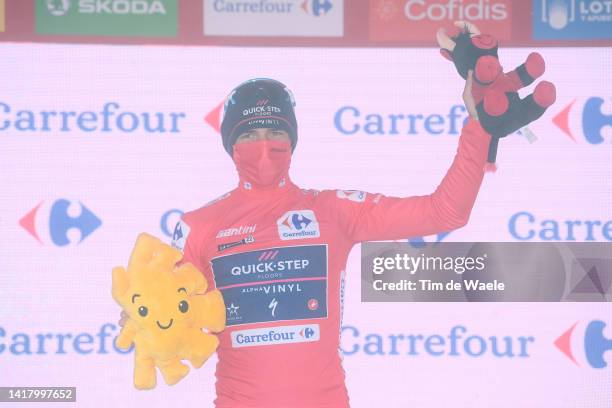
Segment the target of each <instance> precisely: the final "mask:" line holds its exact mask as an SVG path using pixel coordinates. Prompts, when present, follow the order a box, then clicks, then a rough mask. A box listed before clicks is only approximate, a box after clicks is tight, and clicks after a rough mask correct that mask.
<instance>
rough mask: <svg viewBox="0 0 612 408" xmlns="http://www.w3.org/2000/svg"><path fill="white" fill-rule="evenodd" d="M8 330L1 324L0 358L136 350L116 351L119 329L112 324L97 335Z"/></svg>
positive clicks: (131, 349)
mask: <svg viewBox="0 0 612 408" xmlns="http://www.w3.org/2000/svg"><path fill="white" fill-rule="evenodd" d="M0 324H1V322H0ZM5 327H6V326H5ZM5 327H2V326H1V325H0V356H1V355H2V354H3V353H6V354H12V355H13V356H31V355H37V356H40V355H49V354H53V355H69V354H80V355H84V354H109V353H111V352H115V353H117V354H129V353H131V352H132V351H133V350H134V346H133V345H132V347H130V348H129V349H128V350H125V351H124V350H121V349H120V348H117V346H116V345H115V339H116V336H117V335H118V334H119V329H120V328H118V327H117V326H115V325H114V324H111V323H105V324H103V325H102V326H100V328H99V329H98V332H97V333H88V332H80V333H71V332H69V331H68V330H61V331H59V332H50V331H43V332H39V333H27V332H22V331H17V330H15V331H14V332H13V331H11V330H10V329H9V330H7V329H6V328H5ZM0 358H1V357H0Z"/></svg>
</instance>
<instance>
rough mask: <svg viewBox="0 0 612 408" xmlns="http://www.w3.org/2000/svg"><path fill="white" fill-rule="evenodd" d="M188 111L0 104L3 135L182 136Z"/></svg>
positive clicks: (108, 104) (109, 105)
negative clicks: (93, 134) (20, 133)
mask: <svg viewBox="0 0 612 408" xmlns="http://www.w3.org/2000/svg"><path fill="white" fill-rule="evenodd" d="M186 117H187V114H186V113H184V112H146V111H145V112H134V111H131V110H128V109H125V108H122V107H121V105H120V104H119V103H117V102H106V103H104V104H103V105H102V107H101V109H99V110H58V109H57V108H51V107H50V108H49V109H40V110H31V109H28V108H24V107H16V106H13V105H11V104H10V103H7V102H5V101H0V133H1V132H5V133H9V132H10V133H16V132H36V133H38V132H44V133H49V132H53V133H65V132H85V133H91V132H100V133H103V134H108V133H111V134H112V133H135V132H140V133H155V134H157V133H162V134H163V133H181V126H182V122H183V120H184V119H185V118H186Z"/></svg>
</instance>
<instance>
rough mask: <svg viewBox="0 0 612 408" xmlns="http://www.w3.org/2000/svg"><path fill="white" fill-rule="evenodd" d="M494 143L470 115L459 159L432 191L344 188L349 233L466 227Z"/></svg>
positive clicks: (339, 197) (382, 235)
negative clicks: (396, 193)
mask: <svg viewBox="0 0 612 408" xmlns="http://www.w3.org/2000/svg"><path fill="white" fill-rule="evenodd" d="M489 141H490V136H489V134H487V133H486V132H485V131H484V130H483V129H482V127H481V126H480V124H479V122H478V121H477V120H476V119H474V118H470V119H469V121H468V122H467V123H466V125H465V126H464V127H463V129H462V131H461V137H460V138H459V147H458V149H457V153H456V155H455V159H454V160H453V163H452V165H451V167H450V169H449V170H448V172H447V173H446V175H445V176H444V178H443V180H442V182H441V183H440V185H438V187H437V188H436V189H435V191H434V192H433V193H432V194H429V195H423V196H412V197H405V198H398V197H386V196H383V195H381V194H370V193H367V194H366V193H363V195H361V196H359V192H356V193H348V194H347V193H345V192H342V191H339V192H338V193H336V197H334V198H333V199H334V200H335V203H334V204H335V205H334V207H335V208H336V211H338V214H337V215H338V217H339V218H340V219H341V222H343V223H344V229H345V231H346V233H347V235H349V237H350V238H351V239H352V240H353V241H355V242H360V241H374V240H390V239H403V238H408V237H413V236H419V235H430V234H435V233H439V232H445V231H450V230H453V229H456V228H459V227H462V226H464V225H465V224H466V223H467V221H468V219H469V217H470V213H471V211H472V207H473V206H474V202H475V200H476V196H477V195H478V190H479V189H480V185H481V183H482V179H483V176H484V166H485V162H486V158H487V149H488V146H489ZM330 194H333V193H331V192H330Z"/></svg>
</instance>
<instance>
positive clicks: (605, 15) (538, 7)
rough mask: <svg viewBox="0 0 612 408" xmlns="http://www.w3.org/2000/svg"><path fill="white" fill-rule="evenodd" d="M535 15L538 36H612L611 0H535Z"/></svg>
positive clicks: (548, 38) (596, 37)
mask: <svg viewBox="0 0 612 408" xmlns="http://www.w3.org/2000/svg"><path fill="white" fill-rule="evenodd" d="M532 15H533V36H534V38H535V39H538V40H561V39H563V40H594V39H606V38H612V29H610V25H611V24H612V2H610V1H609V0H534V2H533V13H532Z"/></svg>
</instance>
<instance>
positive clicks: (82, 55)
mask: <svg viewBox="0 0 612 408" xmlns="http://www.w3.org/2000/svg"><path fill="white" fill-rule="evenodd" d="M0 51H1V54H2V56H3V57H2V59H1V60H0V72H1V73H2V78H3V80H2V94H1V95H0V146H1V149H0V163H2V167H1V171H0V185H1V186H2V200H0V210H1V211H0V228H1V232H2V233H1V234H0V254H1V259H2V260H3V268H2V273H1V274H0V386H9V385H12V386H27V385H30V386H47V385H49V386H51V385H55V386H76V387H77V388H78V394H77V395H78V401H79V402H80V404H82V405H83V406H93V405H101V404H104V405H105V406H106V405H111V404H117V405H121V406H128V405H131V406H148V407H153V406H159V407H162V406H167V405H168V404H173V405H175V406H178V405H179V404H182V405H184V406H194V407H195V406H211V405H212V404H211V401H212V399H213V398H214V361H211V362H210V363H209V364H208V365H206V366H205V367H204V368H202V369H200V370H193V371H192V372H191V374H190V375H189V376H188V377H187V378H186V379H185V380H183V381H182V382H181V383H179V384H178V385H176V386H174V387H167V386H165V385H164V384H161V385H159V386H158V387H157V389H155V390H154V391H149V392H137V391H135V390H134V389H133V386H132V355H131V354H130V355H128V356H126V355H123V354H120V353H118V352H117V351H116V350H115V349H114V348H113V346H112V338H113V337H114V336H115V335H116V334H117V327H116V326H115V325H116V321H117V319H118V314H119V307H118V306H117V305H116V304H115V303H114V301H113V300H112V298H111V296H110V284H111V268H112V267H113V266H115V265H121V264H125V263H126V262H127V259H128V256H129V254H130V251H131V248H132V246H133V243H134V240H135V237H136V235H137V234H138V233H139V232H143V231H146V232H149V233H152V234H154V235H157V236H160V237H163V238H164V239H165V240H166V241H169V237H168V236H167V235H166V234H168V233H169V231H168V230H171V229H172V228H173V226H174V223H175V222H176V220H177V219H178V216H179V214H180V211H187V210H191V209H194V208H197V207H199V206H201V205H202V204H204V203H205V202H207V201H209V200H211V199H213V198H215V197H217V196H219V195H221V194H223V193H224V192H226V191H228V190H230V189H232V188H233V187H234V185H235V183H236V180H237V179H236V176H235V172H234V169H233V166H232V162H231V160H230V159H229V157H228V156H227V154H226V153H225V152H224V150H223V148H222V146H221V143H220V136H219V134H218V132H217V131H216V130H215V122H216V121H218V114H216V113H215V111H214V109H215V108H217V107H218V105H219V104H220V103H221V102H222V100H223V98H224V97H225V96H226V94H227V93H228V91H229V90H230V89H231V88H233V87H234V86H235V85H236V84H238V83H240V82H242V81H243V80H245V79H247V78H250V77H258V76H267V77H274V78H276V79H279V80H281V81H283V82H285V83H286V84H287V85H288V86H289V87H290V88H291V89H292V90H293V92H294V94H295V97H296V100H297V107H296V109H297V116H298V122H299V135H300V140H299V143H298V147H297V150H296V152H295V155H294V160H293V165H292V173H291V174H292V177H293V179H294V181H295V182H296V183H298V184H299V185H301V186H302V187H308V188H319V189H323V188H346V189H349V188H350V189H361V190H366V191H371V192H382V193H385V194H388V195H398V196H405V195H414V194H425V193H429V192H431V191H433V189H434V188H435V186H436V185H437V183H438V182H439V181H440V180H441V178H442V176H443V175H444V173H445V171H446V169H447V167H448V166H449V165H450V162H451V159H452V156H453V154H454V151H455V149H456V146H457V139H458V137H457V136H458V134H457V133H455V134H449V132H451V131H452V127H453V119H452V118H451V117H450V116H449V115H450V114H451V112H455V113H456V114H458V115H459V118H457V119H456V120H455V123H456V126H457V130H458V128H459V127H460V124H461V122H462V120H463V119H464V117H465V113H464V112H463V110H462V108H461V103H462V102H461V97H460V95H461V92H462V89H463V84H462V82H461V81H460V80H459V78H458V76H457V74H456V72H455V70H454V68H453V67H452V65H450V63H448V62H447V61H445V60H444V59H442V58H440V57H439V54H438V51H437V50H436V49H433V48H431V49H410V50H406V49H317V48H308V49H302V48H284V49H275V48H215V47H201V48H196V47H185V48H182V47H163V46H146V47H145V46H143V47H133V46H118V45H114V46H103V45H97V46H89V45H53V44H51V45H50V44H45V45H43V44H9V43H4V44H1V45H0ZM529 51H530V50H527V49H506V50H504V51H503V57H502V58H503V62H504V64H505V65H506V66H507V67H511V66H512V65H514V64H518V63H520V61H521V58H522V57H524V56H526V54H527V53H528V52H529ZM539 51H540V52H541V53H542V54H543V55H544V56H545V58H546V60H547V64H548V72H547V73H546V74H545V77H546V79H548V80H550V81H553V82H554V83H555V84H556V85H557V89H558V100H557V103H556V104H555V105H554V106H553V107H552V108H551V109H550V110H549V112H547V113H546V114H545V115H544V117H543V118H541V120H539V121H538V122H537V123H535V124H533V125H532V126H530V129H531V130H532V131H533V132H534V133H535V134H536V136H537V138H538V141H537V142H536V143H533V144H529V143H528V142H527V141H526V140H525V138H523V137H521V136H518V135H514V136H510V137H508V138H507V139H505V140H503V141H502V142H501V143H500V151H499V155H498V165H499V171H498V172H497V173H496V174H489V175H487V176H486V178H485V181H484V184H483V187H482V190H481V192H480V195H479V197H478V200H477V202H476V206H475V208H474V211H473V214H472V217H471V220H470V222H469V224H468V225H467V226H466V227H464V228H462V229H461V230H458V231H454V232H452V233H451V234H450V235H448V236H447V237H446V238H445V240H446V241H451V240H455V241H478V240H480V241H516V240H517V239H521V238H524V237H526V236H528V234H529V231H530V230H533V231H534V232H535V234H536V235H535V236H534V238H531V240H533V241H536V240H540V239H539V238H538V235H537V234H538V231H539V229H540V228H541V226H540V223H541V222H543V221H545V220H553V221H554V222H556V223H557V224H558V225H559V237H558V240H560V241H564V240H567V239H568V238H571V237H568V235H567V230H566V227H565V222H566V221H567V220H579V221H582V222H584V221H586V220H598V221H600V222H601V225H602V226H603V225H605V224H606V222H610V220H611V219H612V204H611V203H612V183H610V176H611V175H612V172H611V171H610V170H611V164H610V163H611V159H612V144H611V142H612V124H611V122H612V119H611V117H612V116H611V115H612V101H611V100H610V98H611V95H612V82H611V81H610V73H609V67H610V61H611V60H612V51H611V50H610V49H609V48H557V49H541V50H539ZM593 98H603V100H604V103H603V105H602V107H601V109H600V110H593V108H592V106H591V104H592V102H593V101H594V100H595V99H593ZM589 101H591V102H589ZM112 102H114V103H116V104H118V107H117V106H116V105H107V106H109V108H108V109H109V111H112V112H114V113H113V114H109V116H108V118H109V122H108V129H109V130H108V131H104V130H103V129H104V127H105V124H104V116H103V114H102V112H103V110H104V106H105V104H109V103H112ZM454 106H457V107H455V108H453V107H454ZM20 111H27V112H20ZM42 111H45V112H48V111H55V112H58V113H56V114H55V115H52V114H42V113H41V112H42ZM60 112H75V114H74V115H72V114H68V113H63V114H62V113H60ZM86 112H93V113H86ZM143 113H144V114H148V115H149V118H150V119H153V122H151V123H156V122H155V118H157V116H156V114H157V113H161V114H163V117H164V121H165V126H166V132H163V133H159V132H149V131H147V129H146V128H145V126H144V122H143V118H144V116H143ZM172 114H174V115H175V117H176V118H178V121H177V126H176V132H170V126H169V125H170V121H171V119H172ZM390 114H404V115H417V114H420V115H423V116H424V117H428V116H430V115H440V117H441V119H438V118H437V117H436V118H435V119H430V121H431V122H430V126H429V129H428V128H427V126H426V125H425V122H424V121H423V120H419V121H417V122H416V126H415V128H414V132H413V134H407V132H408V130H409V126H408V122H407V121H406V122H400V123H399V125H398V128H397V130H398V134H390V121H389V119H388V115H390ZM45 115H46V117H47V118H48V120H47V123H46V124H45V123H44V117H45ZM62 115H63V116H62ZM367 115H379V116H380V117H381V118H380V121H381V122H380V123H382V134H368V133H367V132H366V130H365V125H366V124H367V123H370V125H369V126H368V127H367V130H369V131H373V130H376V129H375V128H376V123H378V122H376V121H377V120H378V117H377V116H367ZM64 117H65V118H66V119H65V123H64V119H63V118H64ZM585 117H587V118H589V121H587V129H586V130H585V128H584V125H583V118H585ZM135 118H136V120H137V121H138V123H137V126H135V129H134V130H133V131H130V129H131V127H132V126H133V125H135V124H136V122H134V120H135ZM436 120H441V123H440V124H438V125H434V124H433V123H434V122H435V121H436ZM555 122H556V123H555ZM372 123H374V124H372ZM597 123H600V126H599V128H600V129H599V128H598V126H597ZM565 124H567V127H566V126H565ZM356 126H357V128H358V129H359V130H357V131H355V132H354V133H351V134H347V132H348V133H350V132H352V130H354V129H356ZM122 127H123V129H124V130H122V129H121V128H122ZM94 128H95V130H91V131H89V130H88V129H94ZM562 128H565V130H563V129H562ZM597 130H599V135H600V136H601V137H603V140H602V141H601V143H594V140H595V139H593V135H594V134H597V132H596V131H597ZM432 131H433V132H437V131H440V133H439V134H434V133H432ZM595 141H596V140H595ZM63 199H65V200H68V201H69V202H70V203H71V204H70V206H69V207H68V209H67V210H61V208H60V204H61V201H60V200H63ZM79 203H80V204H79ZM39 204H40V206H39V207H38V209H37V210H35V208H37V206H38V205H39ZM82 206H84V207H85V208H87V210H88V211H89V212H90V213H88V212H87V210H84V209H83V208H82ZM54 208H55V212H54ZM172 210H175V211H172ZM521 212H525V213H528V214H530V215H532V216H533V219H532V220H531V222H530V221H529V216H528V215H519V216H518V217H515V218H516V219H517V223H515V224H512V223H511V220H512V219H513V216H514V215H516V214H518V213H521ZM84 214H87V215H84ZM74 218H76V219H77V221H74V220H73V221H71V219H74ZM96 219H98V220H99V221H100V222H101V224H100V225H99V226H98V225H97V224H96V221H95V220H96ZM20 221H21V224H20ZM50 225H51V226H50ZM549 225H551V224H550V223H549ZM71 226H76V227H77V228H70V227H71ZM79 229H80V230H81V231H79ZM87 229H89V230H87ZM85 230H87V231H86V232H87V233H89V235H87V237H86V238H85V239H84V240H82V242H79V241H80V239H81V234H82V231H85ZM513 231H514V232H513ZM609 234H610V232H609V231H608V235H606V231H604V229H603V227H600V228H598V229H597V228H596V229H595V230H594V231H592V236H591V237H589V236H588V235H587V231H586V229H581V228H580V227H576V229H575V231H574V238H575V239H576V240H577V241H584V240H587V239H589V238H592V239H593V240H596V241H609V240H610V236H609ZM35 236H37V237H38V239H37V238H36V237H35ZM62 236H63V237H64V238H65V239H66V240H67V242H69V244H68V245H60V244H58V242H60V238H58V237H62ZM54 237H55V238H54ZM435 239H436V237H425V240H428V241H431V240H435ZM347 276H348V279H347V288H346V303H345V315H344V320H343V322H344V325H345V330H344V332H343V338H342V347H343V350H344V351H345V353H346V355H345V357H344V368H345V371H346V376H347V386H348V388H349V395H350V397H351V401H352V406H353V407H356V408H361V407H371V406H374V405H376V404H379V403H380V401H383V402H385V404H384V406H388V407H440V406H453V407H466V408H467V407H470V408H473V407H483V408H484V407H491V406H495V407H501V408H510V407H517V406H520V407H545V406H546V407H553V406H554V407H559V408H561V407H575V406H580V407H582V406H585V407H586V406H588V407H601V408H604V407H610V406H611V405H610V404H611V402H610V401H612V391H611V389H612V388H611V387H610V385H611V384H612V370H611V369H610V365H609V366H608V367H607V368H604V369H599V370H597V369H593V368H591V367H590V366H589V365H588V363H587V362H586V360H585V357H584V346H583V343H584V328H585V326H586V325H587V324H588V323H589V322H590V321H592V320H595V319H601V320H604V321H605V322H607V323H608V327H607V328H606V331H605V332H604V335H605V336H606V337H607V338H612V327H610V326H611V325H612V318H611V317H610V316H612V313H611V312H612V309H611V308H610V307H609V305H608V304H605V303H597V304H595V303H587V304H570V303H564V304H527V303H525V304H522V303H517V304H510V303H506V304H503V303H499V304H418V303H406V304H399V303H393V304H380V303H378V304H367V303H361V301H360V286H359V285H360V282H359V276H360V271H359V247H355V249H354V250H353V252H352V254H351V257H350V260H349V265H348V271H347ZM576 322H578V325H577V326H576V329H575V332H574V335H573V336H572V342H571V344H572V349H573V350H574V354H575V356H576V360H577V364H575V363H573V362H572V361H570V360H569V359H568V358H567V357H566V356H564V355H563V354H562V353H561V352H560V351H559V350H558V349H556V348H555V346H554V345H553V342H554V341H555V340H556V339H557V338H558V337H559V336H560V335H561V334H563V333H564V332H565V331H566V330H568V329H569V328H570V327H571V326H572V325H573V324H574V323H576ZM457 325H462V326H465V328H466V329H467V332H466V333H465V334H464V336H465V337H468V336H471V335H476V336H480V337H482V338H484V339H485V340H486V339H488V338H489V337H491V336H496V337H497V338H499V339H501V338H503V337H505V336H510V337H511V338H512V344H513V346H514V347H517V348H516V349H515V351H517V353H516V354H517V355H516V356H514V357H511V358H510V357H496V356H495V355H493V354H492V353H491V351H490V347H489V348H488V350H487V351H486V352H485V353H483V354H482V355H481V356H478V357H474V356H470V355H467V354H465V353H461V354H460V355H459V356H449V355H448V352H446V353H445V354H443V355H441V356H434V355H431V354H428V353H427V352H426V351H425V350H423V349H420V350H417V351H418V353H417V354H416V355H410V354H408V348H407V346H400V347H399V348H398V350H397V353H392V352H391V346H390V340H389V336H390V335H397V334H403V335H419V334H420V335H423V336H425V337H426V336H430V335H436V334H437V335H441V336H448V334H449V332H450V330H451V329H452V328H453V327H454V326H457ZM68 335H70V337H69V336H68ZM521 336H523V337H529V336H531V337H533V339H534V340H533V342H530V344H529V346H528V348H527V356H523V357H520V356H518V344H519V340H518V338H519V337H521ZM41 339H43V340H44V341H42V345H41ZM61 339H63V340H61ZM605 357H606V358H607V361H608V362H609V364H610V363H612V355H611V352H608V353H607V355H606V356H605Z"/></svg>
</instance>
